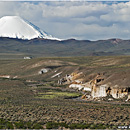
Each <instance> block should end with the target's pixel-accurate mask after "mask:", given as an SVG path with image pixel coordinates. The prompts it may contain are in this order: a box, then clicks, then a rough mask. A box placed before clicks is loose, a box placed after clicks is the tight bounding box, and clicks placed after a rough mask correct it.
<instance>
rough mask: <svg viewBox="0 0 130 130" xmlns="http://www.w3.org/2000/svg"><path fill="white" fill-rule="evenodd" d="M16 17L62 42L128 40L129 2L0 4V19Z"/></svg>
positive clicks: (129, 26) (129, 22)
mask: <svg viewBox="0 0 130 130" xmlns="http://www.w3.org/2000/svg"><path fill="white" fill-rule="evenodd" d="M8 15H12V16H13V15H17V16H20V17H23V18H24V19H26V20H28V21H30V22H32V23H33V24H35V25H36V26H38V27H40V28H41V29H42V30H43V31H46V32H47V33H49V34H51V35H53V36H54V37H57V38H61V39H69V38H76V39H89V40H99V39H109V38H121V39H130V2H129V1H127V2H125V1H122V2H121V1H120V2H117V1H114V2H105V1H104V2H101V1H98V2H90V1H89V2H87V1H73V2H71V1H67V2H66V1H60V2H58V1H51V2H48V1H41V2H36V1H34V2H33V1H30V2H14V1H10V2H6V1H3V2H0V17H3V16H8Z"/></svg>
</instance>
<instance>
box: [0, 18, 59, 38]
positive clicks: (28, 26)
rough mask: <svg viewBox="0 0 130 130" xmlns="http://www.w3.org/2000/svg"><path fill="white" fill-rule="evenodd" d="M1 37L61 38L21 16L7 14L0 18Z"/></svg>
mask: <svg viewBox="0 0 130 130" xmlns="http://www.w3.org/2000/svg"><path fill="white" fill-rule="evenodd" d="M0 37H10V38H18V39H27V40H30V39H33V38H45V39H51V40H60V39H58V38H55V37H52V36H51V35H48V34H47V33H45V32H43V31H42V30H40V28H38V27H37V26H35V25H33V24H32V23H30V22H28V21H27V20H24V19H22V18H21V17H19V16H5V17H2V18H1V19H0Z"/></svg>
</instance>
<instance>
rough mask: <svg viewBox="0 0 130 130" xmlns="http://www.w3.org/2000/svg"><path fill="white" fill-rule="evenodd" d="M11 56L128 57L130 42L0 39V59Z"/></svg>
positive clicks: (110, 40)
mask: <svg viewBox="0 0 130 130" xmlns="http://www.w3.org/2000/svg"><path fill="white" fill-rule="evenodd" d="M12 54H13V55H15V54H16V55H17V57H19V58H22V57H23V56H26V55H29V56H33V57H39V56H40V57H48V56H49V57H58V56H60V57H66V56H107V55H129V54H130V41H129V40H117V39H109V40H99V41H88V40H81V41H80V40H75V39H69V40H63V41H57V40H48V39H32V40H20V39H13V38H0V57H2V58H3V57H5V58H8V56H9V57H10V56H11V55H12ZM6 55H7V56H6ZM18 55H19V56H18ZM14 57H16V56H14ZM12 58H13V57H12Z"/></svg>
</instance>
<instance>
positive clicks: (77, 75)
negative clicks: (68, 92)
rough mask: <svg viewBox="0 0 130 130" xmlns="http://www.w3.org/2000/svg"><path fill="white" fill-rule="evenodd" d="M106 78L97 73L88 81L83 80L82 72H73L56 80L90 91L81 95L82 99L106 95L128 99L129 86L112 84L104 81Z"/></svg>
mask: <svg viewBox="0 0 130 130" xmlns="http://www.w3.org/2000/svg"><path fill="white" fill-rule="evenodd" d="M105 79H106V77H105V75H104V74H100V73H99V74H97V75H96V76H95V77H94V78H93V79H91V80H90V81H88V82H83V81H84V75H83V73H82V72H74V73H72V74H70V75H69V74H68V75H66V76H65V77H64V78H62V79H60V80H59V81H58V83H59V84H68V85H69V88H73V89H77V90H80V91H90V92H91V94H90V96H88V95H83V96H82V99H83V98H84V99H86V98H88V97H89V98H91V99H96V98H102V97H107V96H109V95H110V96H112V98H114V99H120V98H124V97H128V98H127V100H126V101H128V100H129V99H130V95H129V92H130V88H129V87H120V86H118V85H114V86H112V84H111V83H104V80H105Z"/></svg>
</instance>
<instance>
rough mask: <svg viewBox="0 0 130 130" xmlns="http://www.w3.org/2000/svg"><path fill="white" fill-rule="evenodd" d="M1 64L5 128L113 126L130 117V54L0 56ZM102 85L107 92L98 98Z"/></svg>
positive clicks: (0, 102)
mask: <svg viewBox="0 0 130 130" xmlns="http://www.w3.org/2000/svg"><path fill="white" fill-rule="evenodd" d="M0 68H1V69H0V115H1V119H0V120H2V121H1V122H2V123H1V124H2V125H1V126H0V128H1V129H4V128H14V127H15V128H30V129H32V128H35V129H38V128H59V127H62V128H64V127H65V128H68V127H69V128H72V129H75V128H77V129H79V128H80V129H81V128H91V129H95V128H100V129H104V128H109V129H112V128H113V129H114V128H117V127H118V126H119V125H121V124H123V125H128V124H129V122H130V116H129V115H130V109H129V107H130V102H129V100H127V98H128V97H129V95H128V94H129V92H130V90H129V86H130V82H129V81H130V56H88V57H64V58H33V59H30V60H25V59H0ZM65 78H70V81H66V80H65ZM71 80H73V81H72V82H71ZM95 80H96V81H97V82H98V83H97V84H96V85H95V84H93V85H95V86H93V85H92V86H90V85H91V84H89V83H94V82H95ZM61 81H62V82H61ZM63 81H65V82H63ZM79 81H81V82H82V83H81V82H79ZM93 81H94V82H93ZM61 83H62V84H61ZM106 84H107V85H110V86H109V87H108V88H106ZM70 85H71V87H70ZM72 85H75V86H76V85H79V86H80V87H81V86H82V85H87V86H88V87H89V86H90V87H91V92H90V91H87V92H85V91H82V90H79V88H77V89H73V88H72ZM100 88H101V90H102V91H103V90H105V89H106V90H105V92H107V94H108V93H109V94H108V95H107V96H106V95H105V97H100V98H98V95H99V96H103V95H100V94H101V93H100ZM89 90H90V89H89ZM127 90H128V93H127ZM102 91H101V92H102ZM103 92H104V91H103ZM88 94H90V96H91V97H92V98H90V99H88V98H87V97H85V96H88ZM103 94H104V93H103ZM105 94H106V93H105ZM126 94H127V95H126ZM112 96H114V98H113V97H112ZM82 98H83V99H82ZM92 99H93V100H92ZM75 113H76V115H75ZM108 113H109V114H108ZM8 122H10V123H11V124H12V125H11V126H10V125H9V123H8ZM5 124H8V125H5ZM30 124H33V125H30ZM57 125H58V126H57Z"/></svg>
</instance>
